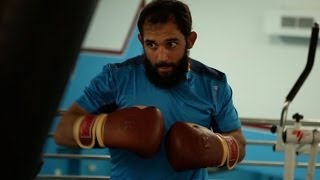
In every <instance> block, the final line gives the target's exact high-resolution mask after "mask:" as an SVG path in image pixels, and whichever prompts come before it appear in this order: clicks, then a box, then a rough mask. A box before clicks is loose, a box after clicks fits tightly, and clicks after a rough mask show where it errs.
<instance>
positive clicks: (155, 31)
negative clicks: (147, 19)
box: [139, 21, 188, 88]
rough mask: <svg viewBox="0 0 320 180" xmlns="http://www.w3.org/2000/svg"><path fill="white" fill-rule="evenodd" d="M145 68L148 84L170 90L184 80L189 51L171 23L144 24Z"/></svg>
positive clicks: (182, 36)
mask: <svg viewBox="0 0 320 180" xmlns="http://www.w3.org/2000/svg"><path fill="white" fill-rule="evenodd" d="M139 39H140V41H141V42H142V44H143V48H144V57H145V59H144V64H145V68H146V72H147V76H148V78H149V80H150V81H151V82H152V83H154V84H155V85H156V86H159V87H162V88H169V87H173V86H175V85H177V84H178V83H180V82H181V81H183V80H185V74H186V72H187V70H188V50H187V42H186V38H185V37H184V35H183V34H182V33H181V32H180V31H179V30H178V29H177V26H176V24H175V23H174V22H171V21H169V22H168V23H165V24H149V23H146V24H145V25H144V28H143V36H139Z"/></svg>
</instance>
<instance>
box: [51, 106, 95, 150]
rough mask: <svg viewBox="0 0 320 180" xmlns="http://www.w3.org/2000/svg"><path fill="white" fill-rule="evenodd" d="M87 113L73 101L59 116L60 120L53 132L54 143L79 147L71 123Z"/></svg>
mask: <svg viewBox="0 0 320 180" xmlns="http://www.w3.org/2000/svg"><path fill="white" fill-rule="evenodd" d="M83 115H89V113H88V112H87V111H86V110H85V109H83V108H82V107H81V106H80V105H79V104H77V103H73V104H72V105H71V107H70V108H69V109H68V110H67V111H66V112H65V113H64V114H63V115H62V116H61V119H60V122H59V123H58V126H57V128H56V129H55V132H54V136H53V137H54V140H55V142H56V144H58V145H62V146H68V147H79V145H78V144H77V142H76V141H75V139H74V136H73V125H74V123H75V122H76V120H77V119H78V118H79V117H80V116H83Z"/></svg>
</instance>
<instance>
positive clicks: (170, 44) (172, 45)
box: [168, 42, 178, 48]
mask: <svg viewBox="0 0 320 180" xmlns="http://www.w3.org/2000/svg"><path fill="white" fill-rule="evenodd" d="M177 45H178V43H176V42H168V46H169V47H171V48H173V47H175V46H177Z"/></svg>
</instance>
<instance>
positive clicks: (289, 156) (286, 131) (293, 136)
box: [271, 23, 320, 180]
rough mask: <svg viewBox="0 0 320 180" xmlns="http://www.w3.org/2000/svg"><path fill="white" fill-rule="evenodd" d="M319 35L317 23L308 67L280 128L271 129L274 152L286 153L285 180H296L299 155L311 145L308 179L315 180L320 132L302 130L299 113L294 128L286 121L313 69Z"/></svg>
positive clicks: (290, 96) (286, 104)
mask: <svg viewBox="0 0 320 180" xmlns="http://www.w3.org/2000/svg"><path fill="white" fill-rule="evenodd" d="M318 34H319V25H318V24H317V23H314V26H313V27H312V32H311V39H310V44H309V53H308V59H307V64H306V67H305V69H304V70H303V72H302V73H301V75H300V77H299V78H298V80H297V81H296V83H295V84H294V86H293V87H292V89H291V90H290V92H289V94H288V95H287V97H286V100H285V102H284V106H283V108H282V112H281V119H280V124H279V125H278V126H272V127H271V132H272V133H277V141H276V143H275V145H274V147H273V148H274V151H284V152H285V163H284V174H283V178H284V180H293V179H294V170H295V168H296V165H297V164H296V156H297V153H299V152H302V149H303V148H302V147H303V146H306V145H310V152H309V153H310V157H309V163H308V171H307V176H306V179H307V180H313V174H314V170H315V164H316V161H315V160H316V158H317V153H318V144H319V143H320V132H319V131H318V130H317V129H310V128H302V127H301V122H300V121H301V120H302V119H303V116H302V115H300V114H299V113H296V114H294V115H293V118H294V119H295V123H294V125H293V126H290V127H288V126H286V120H287V114H288V108H289V105H290V103H291V102H292V101H293V99H294V97H295V95H296V94H297V93H298V91H299V89H300V88H301V86H302V85H303V83H304V82H305V80H306V79H307V77H308V75H309V73H310V72H311V69H312V67H313V63H314V58H315V54H316V48H317V42H318Z"/></svg>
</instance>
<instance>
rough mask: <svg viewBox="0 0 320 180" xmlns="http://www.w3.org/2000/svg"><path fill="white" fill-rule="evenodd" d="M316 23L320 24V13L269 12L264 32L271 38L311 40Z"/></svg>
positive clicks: (266, 15) (265, 20) (266, 13)
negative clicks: (283, 37)
mask: <svg viewBox="0 0 320 180" xmlns="http://www.w3.org/2000/svg"><path fill="white" fill-rule="evenodd" d="M314 23H318V24H319V23H320V11H317V12H316V11H307V10H300V11H299V10H269V11H267V12H265V16H264V30H265V32H266V33H267V34H268V35H271V36H285V37H297V38H310V35H311V28H312V26H313V25H314Z"/></svg>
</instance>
